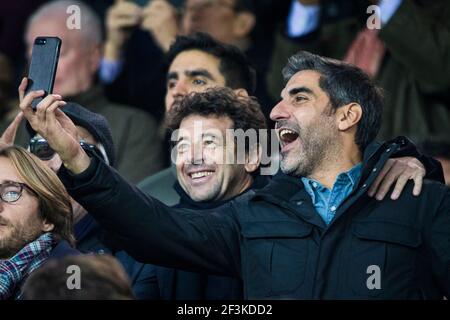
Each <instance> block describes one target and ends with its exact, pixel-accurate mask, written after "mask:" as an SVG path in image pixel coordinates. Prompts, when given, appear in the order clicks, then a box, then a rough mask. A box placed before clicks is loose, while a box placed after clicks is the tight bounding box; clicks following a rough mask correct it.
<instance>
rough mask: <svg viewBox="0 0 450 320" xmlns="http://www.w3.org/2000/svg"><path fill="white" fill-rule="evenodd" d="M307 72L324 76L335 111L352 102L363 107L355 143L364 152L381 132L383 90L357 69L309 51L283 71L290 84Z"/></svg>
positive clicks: (324, 86) (323, 83)
mask: <svg viewBox="0 0 450 320" xmlns="http://www.w3.org/2000/svg"><path fill="white" fill-rule="evenodd" d="M304 70H312V71H316V72H318V73H320V80H319V86H320V88H321V89H322V90H323V91H325V93H326V94H327V95H328V97H329V99H330V104H331V107H332V108H333V110H336V109H337V108H339V107H341V106H344V105H346V104H349V103H352V102H354V103H358V104H359V105H361V108H362V111H363V114H362V118H361V121H360V122H359V123H358V127H357V131H356V137H355V142H356V144H357V145H358V146H359V148H360V150H362V151H363V150H364V149H365V148H366V146H367V145H368V144H369V143H371V142H372V141H373V140H374V139H375V138H376V136H377V134H378V132H379V130H380V126H381V117H382V112H383V104H384V102H383V94H382V91H381V89H380V88H378V87H377V86H376V85H375V84H374V83H373V82H372V80H371V79H370V78H369V76H368V75H367V74H366V73H364V72H363V71H362V70H361V69H359V68H357V67H356V66H353V65H350V64H346V63H344V62H340V61H337V60H332V59H327V58H324V57H321V56H318V55H315V54H312V53H309V52H306V51H301V52H299V53H297V54H295V55H293V56H292V57H290V58H289V60H288V62H287V64H286V66H285V67H284V69H283V77H284V79H285V81H286V82H287V81H289V79H290V78H291V77H292V76H294V75H295V74H296V73H297V72H300V71H304Z"/></svg>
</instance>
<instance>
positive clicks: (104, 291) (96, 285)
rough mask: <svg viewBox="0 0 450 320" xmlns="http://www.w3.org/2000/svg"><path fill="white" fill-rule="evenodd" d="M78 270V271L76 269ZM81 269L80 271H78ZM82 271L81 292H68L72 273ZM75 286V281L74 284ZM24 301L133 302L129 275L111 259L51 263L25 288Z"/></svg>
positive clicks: (83, 258) (69, 259) (99, 257)
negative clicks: (72, 271)
mask: <svg viewBox="0 0 450 320" xmlns="http://www.w3.org/2000/svg"><path fill="white" fill-rule="evenodd" d="M74 267H75V269H73V268H74ZM77 268H79V269H77ZM71 270H74V274H75V272H76V271H77V270H79V271H80V279H79V280H80V282H79V285H80V286H79V289H77V288H76V287H75V288H71V289H70V288H68V285H67V284H68V283H71V282H70V279H69V277H70V276H71V275H72V274H71V273H70V272H68V271H71ZM74 284H75V281H74ZM23 298H24V300H132V299H133V293H132V291H131V286H130V282H129V279H128V277H127V275H126V274H125V272H124V270H123V268H122V266H121V265H120V264H119V263H118V262H117V260H116V259H114V258H113V257H111V256H109V255H90V256H76V257H67V258H64V259H61V260H59V261H49V262H48V263H46V264H45V265H44V266H43V267H42V268H40V269H39V270H37V271H36V272H34V273H33V274H32V275H31V276H30V278H29V279H28V280H27V281H26V282H25V285H24V297H23Z"/></svg>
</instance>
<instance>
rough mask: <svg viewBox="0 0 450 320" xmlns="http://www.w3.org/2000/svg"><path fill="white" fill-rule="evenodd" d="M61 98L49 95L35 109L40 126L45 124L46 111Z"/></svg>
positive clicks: (56, 95)
mask: <svg viewBox="0 0 450 320" xmlns="http://www.w3.org/2000/svg"><path fill="white" fill-rule="evenodd" d="M61 99H62V97H61V96H60V95H58V94H49V95H48V96H46V97H45V98H44V99H43V100H42V101H41V102H39V104H38V105H37V107H36V116H37V118H38V121H39V122H40V123H41V124H44V123H45V121H46V120H45V119H46V116H47V112H46V111H47V109H48V108H49V107H50V106H51V105H52V104H53V103H54V102H55V101H60V100H61Z"/></svg>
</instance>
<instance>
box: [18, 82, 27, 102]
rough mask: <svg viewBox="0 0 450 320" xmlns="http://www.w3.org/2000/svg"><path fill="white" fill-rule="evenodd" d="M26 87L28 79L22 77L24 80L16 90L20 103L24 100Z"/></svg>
mask: <svg viewBox="0 0 450 320" xmlns="http://www.w3.org/2000/svg"><path fill="white" fill-rule="evenodd" d="M27 86H28V78H27V77H24V78H23V79H22V81H21V82H20V84H19V88H18V91H19V101H22V100H23V98H24V96H25V91H26V90H27Z"/></svg>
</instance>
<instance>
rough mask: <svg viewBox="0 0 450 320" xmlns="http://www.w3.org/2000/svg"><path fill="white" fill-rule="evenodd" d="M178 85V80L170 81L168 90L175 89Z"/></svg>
mask: <svg viewBox="0 0 450 320" xmlns="http://www.w3.org/2000/svg"><path fill="white" fill-rule="evenodd" d="M176 85H177V81H176V80H169V81H167V88H168V89H173V88H174V87H175V86H176Z"/></svg>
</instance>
